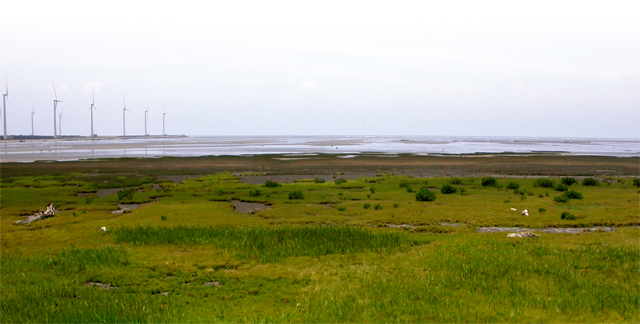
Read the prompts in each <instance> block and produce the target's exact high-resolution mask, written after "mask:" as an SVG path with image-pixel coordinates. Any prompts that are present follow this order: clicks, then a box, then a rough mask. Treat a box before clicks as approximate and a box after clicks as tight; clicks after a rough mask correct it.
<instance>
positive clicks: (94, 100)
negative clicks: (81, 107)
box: [89, 87, 98, 137]
mask: <svg viewBox="0 0 640 324" xmlns="http://www.w3.org/2000/svg"><path fill="white" fill-rule="evenodd" d="M95 103H96V98H95V96H94V94H93V87H91V107H89V110H91V137H94V136H95V135H96V134H95V133H94V132H93V110H94V109H95V110H96V112H98V108H96V105H95Z"/></svg>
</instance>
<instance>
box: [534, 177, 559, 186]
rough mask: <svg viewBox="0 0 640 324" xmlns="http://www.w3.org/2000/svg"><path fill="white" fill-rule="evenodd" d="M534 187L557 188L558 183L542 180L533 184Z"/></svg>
mask: <svg viewBox="0 0 640 324" xmlns="http://www.w3.org/2000/svg"><path fill="white" fill-rule="evenodd" d="M533 186H534V187H542V188H553V187H555V186H556V182H555V181H553V180H551V179H546V178H541V179H537V180H536V181H534V182H533Z"/></svg>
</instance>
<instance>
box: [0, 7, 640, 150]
mask: <svg viewBox="0 0 640 324" xmlns="http://www.w3.org/2000/svg"><path fill="white" fill-rule="evenodd" d="M159 3H163V2H160V1H149V2H147V1H142V2H137V1H100V2H94V1H77V2H71V1H42V2H39V1H6V2H4V3H3V4H2V8H0V10H2V12H3V14H2V19H0V71H1V72H2V74H4V73H5V72H6V74H7V78H8V85H9V101H10V105H9V107H8V110H7V121H8V124H7V129H8V132H9V134H24V135H27V134H31V111H32V109H33V110H35V126H36V131H35V132H36V134H42V135H52V134H53V102H52V101H53V98H54V93H53V88H52V82H53V83H54V84H55V86H56V90H57V93H58V98H59V99H60V100H62V101H63V103H62V104H60V106H61V107H62V108H60V107H59V108H58V111H60V110H62V113H63V125H62V131H63V135H89V133H90V112H89V106H90V104H91V89H92V87H93V89H94V91H95V103H96V106H97V109H98V114H97V115H95V117H94V118H95V121H94V125H95V126H94V127H95V132H96V133H97V134H98V135H121V134H122V108H123V100H122V97H123V94H124V95H125V97H126V104H127V107H128V108H129V109H130V110H131V113H127V116H126V121H127V134H128V135H134V134H143V133H144V110H145V109H146V107H147V105H148V107H149V112H150V116H149V133H150V134H160V133H162V112H163V110H165V111H166V112H167V120H166V122H167V124H166V128H167V129H166V130H167V133H169V134H186V135H451V136H536V137H538V136H544V137H613V138H639V137H640V23H639V21H640V19H638V15H637V13H638V8H637V5H635V6H634V5H633V2H632V1H619V2H617V1H606V2H605V1H600V2H597V3H596V2H591V1H529V2H524V1H500V2H494V1H433V2H427V1H416V2H396V1H394V2H391V1H387V2H384V3H378V2H375V1H352V2H345V1H317V2H310V1H308V2H307V1H291V2H281V1H248V2H247V1H220V2H212V3H209V4H207V3H208V2H206V1H196V2H190V1H174V2H172V3H173V5H159ZM0 84H2V86H4V82H0ZM3 88H4V87H3Z"/></svg>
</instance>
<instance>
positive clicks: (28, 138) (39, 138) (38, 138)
mask: <svg viewBox="0 0 640 324" xmlns="http://www.w3.org/2000/svg"><path fill="white" fill-rule="evenodd" d="M8 137H9V138H8V139H6V140H5V139H4V138H3V137H2V136H1V135H0V143H1V142H5V143H6V142H52V141H86V140H96V141H99V140H114V139H154V138H161V139H162V138H183V137H188V136H187V135H184V134H183V135H131V136H81V135H63V136H59V137H54V136H49V135H11V136H8Z"/></svg>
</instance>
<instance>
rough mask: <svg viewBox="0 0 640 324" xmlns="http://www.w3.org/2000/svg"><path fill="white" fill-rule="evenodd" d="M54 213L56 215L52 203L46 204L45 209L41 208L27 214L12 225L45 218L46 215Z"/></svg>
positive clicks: (50, 215)
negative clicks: (29, 214) (31, 213)
mask: <svg viewBox="0 0 640 324" xmlns="http://www.w3.org/2000/svg"><path fill="white" fill-rule="evenodd" d="M55 215H56V209H55V208H53V204H48V205H47V210H41V211H39V212H37V213H35V214H33V215H31V216H27V218H25V219H23V220H19V221H17V222H15V223H13V225H19V224H29V223H31V222H35V221H37V220H41V219H45V218H48V217H53V216H55Z"/></svg>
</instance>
